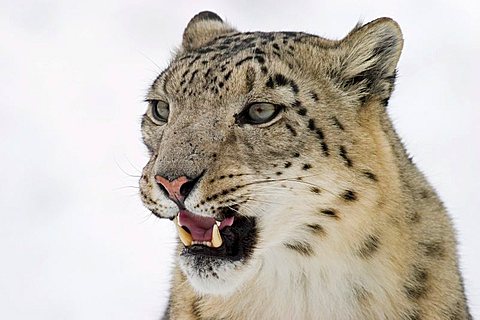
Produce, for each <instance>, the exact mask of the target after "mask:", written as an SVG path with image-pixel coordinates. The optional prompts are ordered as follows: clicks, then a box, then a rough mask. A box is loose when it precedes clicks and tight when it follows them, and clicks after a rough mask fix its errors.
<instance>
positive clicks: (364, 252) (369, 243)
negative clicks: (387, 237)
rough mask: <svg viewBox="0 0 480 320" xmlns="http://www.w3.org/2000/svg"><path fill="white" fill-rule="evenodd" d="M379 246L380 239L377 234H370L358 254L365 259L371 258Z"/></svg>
mask: <svg viewBox="0 0 480 320" xmlns="http://www.w3.org/2000/svg"><path fill="white" fill-rule="evenodd" d="M379 246H380V241H379V239H378V237H377V236H375V235H369V236H368V237H367V239H366V240H365V241H364V242H363V243H362V245H361V247H360V249H358V255H359V256H360V257H361V258H363V259H367V258H370V257H371V256H372V255H373V254H374V253H375V252H377V251H378V247H379Z"/></svg>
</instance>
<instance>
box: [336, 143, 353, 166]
mask: <svg viewBox="0 0 480 320" xmlns="http://www.w3.org/2000/svg"><path fill="white" fill-rule="evenodd" d="M339 154H340V157H342V159H343V160H344V161H345V164H346V165H347V167H351V166H352V160H351V159H350V158H349V157H348V154H347V150H346V149H345V147H344V146H340V153H339Z"/></svg>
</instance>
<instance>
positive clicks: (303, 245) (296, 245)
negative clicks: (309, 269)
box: [284, 241, 313, 257]
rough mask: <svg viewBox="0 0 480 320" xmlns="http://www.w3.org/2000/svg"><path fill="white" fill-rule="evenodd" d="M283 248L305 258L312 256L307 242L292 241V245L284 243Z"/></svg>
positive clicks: (311, 250)
mask: <svg viewBox="0 0 480 320" xmlns="http://www.w3.org/2000/svg"><path fill="white" fill-rule="evenodd" d="M284 246H285V247H286V248H288V249H291V250H294V251H296V252H298V253H299V254H301V255H303V256H306V257H310V256H312V255H313V249H312V247H311V246H310V244H309V243H307V242H300V241H294V242H292V243H284Z"/></svg>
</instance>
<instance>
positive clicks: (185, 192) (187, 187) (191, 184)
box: [180, 180, 197, 197]
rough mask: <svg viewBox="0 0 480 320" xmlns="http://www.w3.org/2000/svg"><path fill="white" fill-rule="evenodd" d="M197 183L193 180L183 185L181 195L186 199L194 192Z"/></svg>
mask: <svg viewBox="0 0 480 320" xmlns="http://www.w3.org/2000/svg"><path fill="white" fill-rule="evenodd" d="M196 183H197V181H196V180H191V181H188V182H185V183H184V184H182V186H181V187H180V194H181V195H182V196H184V197H187V196H188V195H189V193H190V191H192V189H193V187H194V186H195V184H196Z"/></svg>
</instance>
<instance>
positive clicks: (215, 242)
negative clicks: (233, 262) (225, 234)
mask: <svg viewBox="0 0 480 320" xmlns="http://www.w3.org/2000/svg"><path fill="white" fill-rule="evenodd" d="M222 243H223V240H222V236H221V235H220V230H218V226H217V225H216V224H214V225H213V232H212V247H214V248H218V247H220V246H221V245H222Z"/></svg>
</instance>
